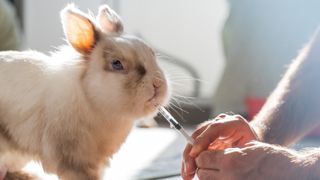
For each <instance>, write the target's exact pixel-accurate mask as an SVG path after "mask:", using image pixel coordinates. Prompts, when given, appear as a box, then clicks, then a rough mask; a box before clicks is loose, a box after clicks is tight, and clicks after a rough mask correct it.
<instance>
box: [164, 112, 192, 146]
mask: <svg viewBox="0 0 320 180" xmlns="http://www.w3.org/2000/svg"><path fill="white" fill-rule="evenodd" d="M159 112H160V114H161V115H162V116H163V117H164V118H165V119H166V120H167V121H168V122H169V124H170V126H171V127H173V128H175V129H176V130H177V131H179V132H180V133H181V134H182V136H183V137H185V139H186V140H187V142H188V143H189V144H191V145H193V144H194V140H193V139H192V138H191V137H190V136H189V135H188V134H187V132H186V131H185V130H184V128H183V127H182V126H181V125H180V124H179V123H178V121H176V120H175V119H174V117H173V116H172V115H171V114H170V113H169V112H168V111H167V110H166V109H165V108H164V107H162V106H160V107H159Z"/></svg>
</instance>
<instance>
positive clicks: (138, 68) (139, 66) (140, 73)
mask: <svg viewBox="0 0 320 180" xmlns="http://www.w3.org/2000/svg"><path fill="white" fill-rule="evenodd" d="M136 70H137V72H138V74H139V75H140V76H141V77H143V76H144V75H145V74H146V73H147V70H146V69H145V68H144V67H143V66H142V65H138V66H137V68H136Z"/></svg>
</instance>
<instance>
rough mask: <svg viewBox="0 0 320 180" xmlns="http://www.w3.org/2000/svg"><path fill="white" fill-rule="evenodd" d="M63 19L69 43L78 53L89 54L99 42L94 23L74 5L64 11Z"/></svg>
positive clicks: (62, 13)
mask: <svg viewBox="0 0 320 180" xmlns="http://www.w3.org/2000/svg"><path fill="white" fill-rule="evenodd" d="M61 18H62V24H63V29H64V32H65V34H66V37H67V40H68V42H69V43H70V44H71V45H72V47H73V48H74V49H76V50H77V51H78V52H80V53H82V54H84V55H87V54H89V53H90V52H91V50H92V49H93V47H94V45H95V44H96V43H97V41H98V32H97V31H96V28H95V25H94V24H93V23H92V21H91V20H90V19H89V18H88V17H86V15H84V14H83V13H82V12H81V11H80V10H78V9H76V8H75V7H74V5H73V4H71V5H68V6H67V7H66V8H64V9H63V10H62V12H61Z"/></svg>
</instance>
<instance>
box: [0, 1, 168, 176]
mask: <svg viewBox="0 0 320 180" xmlns="http://www.w3.org/2000/svg"><path fill="white" fill-rule="evenodd" d="M61 17H62V24H63V28H64V32H65V34H66V37H67V41H68V43H69V45H68V46H65V47H63V48H61V50H59V51H58V52H55V53H53V54H52V55H51V56H47V55H44V54H42V53H39V52H35V51H26V52H14V51H10V52H1V53H0V87H1V88H0V167H1V166H2V167H7V168H8V170H9V172H10V171H15V170H17V169H19V168H20V167H21V165H24V164H23V162H20V161H19V164H17V163H15V162H16V161H17V160H16V159H15V158H17V156H13V157H14V158H10V157H12V156H10V154H12V153H19V154H21V155H24V156H25V157H28V158H29V157H30V158H31V159H35V160H40V161H41V162H42V165H43V167H44V170H45V171H47V172H52V173H56V174H57V175H58V176H59V178H60V179H64V180H96V179H101V175H102V171H103V168H104V167H105V166H106V165H108V163H109V159H110V158H111V156H112V155H113V154H114V153H115V152H116V151H117V150H118V149H119V147H120V146H121V144H122V143H123V142H124V140H125V139H126V137H127V135H128V133H129V131H130V129H131V128H132V126H133V123H134V120H136V119H138V118H141V117H145V116H151V115H155V113H156V110H157V108H156V105H165V104H166V103H167V101H168V97H169V93H168V85H167V80H166V78H165V76H164V74H163V72H162V70H161V69H160V68H159V66H158V65H157V63H156V60H155V54H154V52H153V50H152V49H151V48H150V47H148V46H147V45H146V44H145V43H143V42H142V41H141V40H139V39H137V38H135V37H132V36H129V35H126V34H124V33H123V25H122V22H121V20H120V18H119V16H118V15H117V14H116V13H115V12H114V11H113V10H112V9H110V8H109V7H108V6H107V5H103V6H101V7H100V9H99V14H98V16H97V18H96V19H94V18H92V17H89V16H88V15H86V14H84V13H82V12H80V11H79V10H78V9H76V8H75V7H74V6H73V5H68V6H67V7H66V8H65V9H64V10H62V12H61ZM95 21H96V22H95Z"/></svg>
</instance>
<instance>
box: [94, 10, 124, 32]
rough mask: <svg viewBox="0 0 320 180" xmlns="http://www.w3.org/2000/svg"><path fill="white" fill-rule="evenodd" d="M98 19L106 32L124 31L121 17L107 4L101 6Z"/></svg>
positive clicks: (102, 29)
mask: <svg viewBox="0 0 320 180" xmlns="http://www.w3.org/2000/svg"><path fill="white" fill-rule="evenodd" d="M97 20H98V22H99V25H100V28H101V31H103V32H105V33H117V34H121V33H122V32H123V24H122V22H121V18H120V17H119V15H118V14H117V13H116V12H115V11H114V10H113V9H111V8H110V7H109V6H108V5H106V4H105V5H101V6H100V8H99V14H98V16H97Z"/></svg>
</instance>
